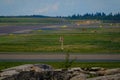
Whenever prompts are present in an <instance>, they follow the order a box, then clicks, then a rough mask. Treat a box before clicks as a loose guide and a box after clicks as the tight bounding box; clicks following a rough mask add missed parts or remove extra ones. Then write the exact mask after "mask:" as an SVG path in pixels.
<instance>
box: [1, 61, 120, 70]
mask: <svg viewBox="0 0 120 80" xmlns="http://www.w3.org/2000/svg"><path fill="white" fill-rule="evenodd" d="M23 64H48V65H51V66H53V67H54V68H63V67H62V66H61V65H63V62H0V70H2V69H6V68H10V67H14V66H19V65H23ZM71 67H81V68H90V67H104V68H119V67H120V62H74V63H73V65H72V66H71Z"/></svg>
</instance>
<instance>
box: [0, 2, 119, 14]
mask: <svg viewBox="0 0 120 80" xmlns="http://www.w3.org/2000/svg"><path fill="white" fill-rule="evenodd" d="M96 12H105V13H107V14H108V13H110V12H112V13H118V12H120V0H0V16H5V15H7V16H10V15H33V14H35V15H47V16H68V15H72V14H85V13H96Z"/></svg>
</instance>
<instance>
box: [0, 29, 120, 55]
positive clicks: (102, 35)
mask: <svg viewBox="0 0 120 80" xmlns="http://www.w3.org/2000/svg"><path fill="white" fill-rule="evenodd" d="M119 34H120V28H87V29H86V30H85V31H82V29H81V28H77V29H71V30H64V29H60V30H58V31H56V30H35V31H32V33H30V34H8V35H0V52H63V51H64V52H68V51H69V52H73V53H120V35H119ZM60 36H63V37H64V50H63V51H62V50H61V48H60V46H61V44H60V42H59V38H60Z"/></svg>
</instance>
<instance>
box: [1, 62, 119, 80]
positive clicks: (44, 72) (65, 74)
mask: <svg viewBox="0 0 120 80" xmlns="http://www.w3.org/2000/svg"><path fill="white" fill-rule="evenodd" d="M0 80H120V68H116V69H105V68H101V67H92V68H80V67H76V68H70V69H53V68H52V67H51V66H50V65H45V64H27V65H21V66H17V67H13V68H9V69H5V70H2V71H1V72H0Z"/></svg>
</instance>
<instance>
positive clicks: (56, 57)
mask: <svg viewBox="0 0 120 80" xmlns="http://www.w3.org/2000/svg"><path fill="white" fill-rule="evenodd" d="M65 56H66V55H65V54H11V53H10V54H0V61H60V60H64V59H65ZM70 59H76V60H77V61H119V62H120V54H74V55H73V54H70Z"/></svg>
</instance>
